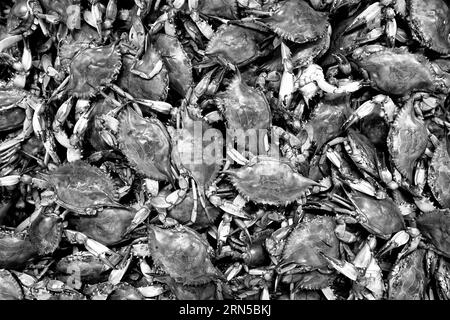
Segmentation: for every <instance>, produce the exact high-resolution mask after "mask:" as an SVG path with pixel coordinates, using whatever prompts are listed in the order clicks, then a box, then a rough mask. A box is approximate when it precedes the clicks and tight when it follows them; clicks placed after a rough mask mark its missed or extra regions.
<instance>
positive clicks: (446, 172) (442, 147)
mask: <svg viewBox="0 0 450 320" xmlns="http://www.w3.org/2000/svg"><path fill="white" fill-rule="evenodd" d="M428 185H429V186H430V188H431V191H432V192H433V195H434V197H435V198H436V200H437V201H438V202H439V203H440V204H441V205H442V206H443V207H444V208H450V189H449V186H450V157H449V154H448V153H447V146H446V141H445V139H444V140H443V141H441V142H440V143H439V145H438V147H437V148H436V151H435V152H434V155H433V159H432V160H431V163H430V167H429V169H428Z"/></svg>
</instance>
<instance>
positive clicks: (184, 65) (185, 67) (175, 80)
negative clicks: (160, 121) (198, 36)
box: [154, 33, 193, 97]
mask: <svg viewBox="0 0 450 320" xmlns="http://www.w3.org/2000/svg"><path fill="white" fill-rule="evenodd" d="M154 44H155V47H156V49H157V50H158V51H159V52H160V53H161V57H162V58H163V60H164V62H165V66H166V67H167V70H168V71H169V83H170V85H171V87H172V88H173V89H174V90H175V91H176V92H177V93H178V94H179V95H181V96H182V97H184V96H185V95H186V93H187V91H188V89H189V88H190V86H191V85H192V83H193V75H192V64H191V60H190V59H189V57H188V55H187V54H186V51H185V50H184V49H183V46H182V44H181V43H180V41H179V40H178V39H177V38H175V37H171V36H168V35H166V34H162V33H159V34H157V35H155V36H154Z"/></svg>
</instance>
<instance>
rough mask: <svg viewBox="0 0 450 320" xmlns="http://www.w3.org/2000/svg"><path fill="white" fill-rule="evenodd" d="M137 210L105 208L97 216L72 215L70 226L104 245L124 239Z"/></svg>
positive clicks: (69, 219)
mask: <svg viewBox="0 0 450 320" xmlns="http://www.w3.org/2000/svg"><path fill="white" fill-rule="evenodd" d="M135 214H136V211H135V210H134V209H131V208H130V209H128V208H104V209H103V210H101V211H99V212H97V214H96V215H95V216H71V217H69V218H68V221H69V226H71V227H72V228H74V229H75V230H77V231H79V232H82V233H84V234H85V235H87V236H88V237H89V238H91V239H93V240H96V241H98V242H100V243H103V244H104V245H113V244H116V243H118V242H120V241H121V240H123V234H124V232H125V231H126V229H127V228H128V227H129V226H130V224H131V221H132V220H133V218H134V216H135Z"/></svg>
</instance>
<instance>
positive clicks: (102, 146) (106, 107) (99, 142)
mask: <svg viewBox="0 0 450 320" xmlns="http://www.w3.org/2000/svg"><path fill="white" fill-rule="evenodd" d="M114 108H115V106H114V105H113V104H112V103H111V102H109V101H108V100H106V99H99V100H97V101H95V102H92V113H91V116H90V117H89V120H88V127H87V130H86V134H85V137H86V139H87V140H88V141H89V143H90V144H91V146H92V147H93V148H94V149H95V150H97V151H102V150H107V149H109V148H110V147H109V145H108V144H107V143H106V142H105V140H104V139H103V138H102V136H101V135H100V132H101V130H102V124H101V121H102V119H101V116H102V115H106V114H107V113H108V112H109V111H112V110H113V109H114Z"/></svg>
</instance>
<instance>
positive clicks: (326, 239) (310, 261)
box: [281, 216, 339, 270]
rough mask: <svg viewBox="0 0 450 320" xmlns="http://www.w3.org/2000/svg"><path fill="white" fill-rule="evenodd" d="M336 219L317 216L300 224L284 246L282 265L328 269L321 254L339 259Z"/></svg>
mask: <svg viewBox="0 0 450 320" xmlns="http://www.w3.org/2000/svg"><path fill="white" fill-rule="evenodd" d="M335 227H336V223H335V221H334V218H332V217H328V216H317V217H314V218H306V219H305V220H303V221H302V222H300V223H299V224H298V225H297V227H296V228H295V229H294V230H293V231H292V232H291V234H290V235H289V237H288V239H287V241H286V244H285V246H284V250H283V255H282V260H281V264H282V265H286V264H291V263H294V264H297V265H299V266H302V267H305V268H306V269H307V270H308V269H311V270H312V269H320V268H325V267H327V265H328V263H327V261H326V260H325V259H324V258H323V257H322V256H321V255H320V254H319V252H323V253H324V254H326V255H328V256H330V257H333V258H338V257H339V240H338V238H337V237H336V235H335V233H334V229H335Z"/></svg>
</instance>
